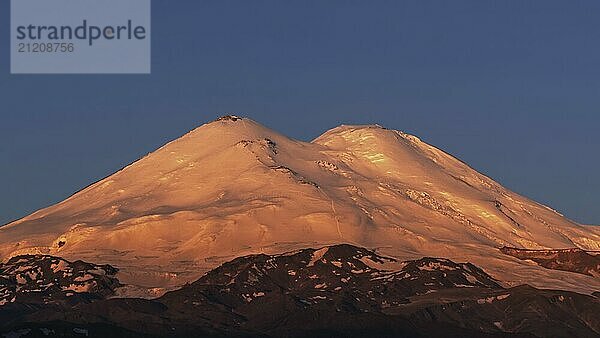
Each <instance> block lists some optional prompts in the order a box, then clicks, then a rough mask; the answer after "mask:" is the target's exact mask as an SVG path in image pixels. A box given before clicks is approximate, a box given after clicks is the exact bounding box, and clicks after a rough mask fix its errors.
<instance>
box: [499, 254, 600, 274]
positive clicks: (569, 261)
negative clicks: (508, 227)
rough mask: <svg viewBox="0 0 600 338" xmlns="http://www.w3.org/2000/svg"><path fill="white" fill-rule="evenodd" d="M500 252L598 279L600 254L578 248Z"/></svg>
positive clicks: (550, 267) (551, 267)
mask: <svg viewBox="0 0 600 338" xmlns="http://www.w3.org/2000/svg"><path fill="white" fill-rule="evenodd" d="M500 251H502V253H504V254H506V255H510V256H513V257H516V258H518V259H521V260H527V259H528V260H531V261H534V262H536V263H537V264H538V265H540V266H543V267H545V268H547V269H553V270H563V271H570V272H576V273H580V274H584V275H588V276H593V277H600V252H588V251H584V250H581V249H578V248H571V249H552V250H528V249H518V248H509V247H504V248H501V249H500Z"/></svg>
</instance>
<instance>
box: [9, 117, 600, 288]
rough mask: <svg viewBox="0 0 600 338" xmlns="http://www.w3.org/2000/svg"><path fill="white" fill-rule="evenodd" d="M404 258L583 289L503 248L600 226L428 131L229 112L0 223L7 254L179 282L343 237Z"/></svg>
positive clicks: (545, 242)
mask: <svg viewBox="0 0 600 338" xmlns="http://www.w3.org/2000/svg"><path fill="white" fill-rule="evenodd" d="M341 242H345V243H352V244H357V245H360V246H366V247H371V248H378V250H379V252H380V253H382V254H386V255H390V256H395V257H398V258H401V259H411V258H420V257H422V256H438V257H445V258H450V259H453V260H458V261H470V262H473V263H474V264H476V265H478V266H480V267H482V268H483V269H485V270H486V271H487V272H489V273H490V274H491V275H492V276H494V277H495V278H497V279H499V280H500V281H502V282H504V283H505V284H507V285H513V284H521V283H529V284H532V285H534V286H538V287H547V288H563V289H571V290H576V291H581V292H591V291H597V290H600V280H599V279H598V278H594V277H591V276H585V275H578V274H575V273H570V272H562V271H555V270H547V269H544V268H541V267H538V266H537V265H536V264H535V263H533V262H530V261H520V260H518V259H516V258H513V257H510V256H507V255H504V254H502V253H501V252H500V251H499V248H500V247H503V246H510V247H517V248H533V249H535V248H570V247H579V248H582V249H586V250H599V249H600V231H599V230H597V228H594V227H585V226H582V225H579V224H577V223H575V222H573V221H571V220H569V219H567V218H565V217H564V216H562V215H561V214H559V213H557V212H556V211H554V210H552V209H550V208H548V207H545V206H543V205H540V204H538V203H536V202H533V201H531V200H529V199H527V198H524V197H522V196H520V195H518V194H515V193H513V192H511V191H509V190H507V189H505V188H503V187H502V186H501V185H499V184H498V183H496V182H494V181H493V180H491V179H489V178H488V177H486V176H484V175H482V174H480V173H478V172H476V171H475V170H473V169H471V168H470V167H469V166H467V165H466V164H465V163H463V162H461V161H459V160H457V159H456V158H454V157H452V156H450V155H448V154H446V153H444V152H443V151H441V150H439V149H437V148H435V147H433V146H430V145H428V144H426V143H424V142H422V141H420V140H419V139H418V138H417V137H415V136H411V135H407V134H404V133H402V132H399V131H394V130H388V129H385V128H382V127H379V126H340V127H337V128H334V129H332V130H330V131H328V132H326V133H325V134H323V135H321V136H320V137H318V138H317V139H315V140H314V141H312V142H310V143H307V142H300V141H296V140H293V139H290V138H287V137H285V136H283V135H281V134H278V133H277V132H274V131H272V130H270V129H268V128H266V127H264V126H262V125H260V124H258V123H256V122H254V121H252V120H249V119H245V118H237V117H226V118H221V119H219V120H217V121H214V122H211V123H208V124H205V125H203V126H201V127H199V128H197V129H195V130H193V131H191V132H190V133H188V134H186V135H184V136H183V137H181V138H179V139H177V140H175V141H172V142H170V143H168V144H167V145H165V146H163V147H162V148H160V149H158V150H157V151H155V152H153V153H151V154H149V155H147V156H146V157H144V158H142V159H140V160H138V161H137V162H135V163H133V164H131V165H129V166H127V167H126V168H124V169H122V170H120V171H119V172H117V173H115V174H113V175H112V176H110V177H108V178H106V179H104V180H102V181H100V182H97V183H95V184H93V185H91V186H89V187H87V188H85V189H83V190H82V191H80V192H78V193H76V194H75V195H73V196H72V197H70V198H68V199H66V200H65V201H63V202H60V203H58V204H56V205H54V206H51V207H49V208H46V209H43V210H40V211H37V212H35V213H33V214H31V215H29V216H27V217H25V218H23V219H21V220H18V221H15V222H13V223H10V224H8V225H6V226H4V227H2V228H0V258H2V259H7V258H9V257H11V256H14V255H17V254H24V253H44V254H52V255H57V256H63V257H65V258H68V259H84V260H87V261H92V262H94V263H98V264H99V263H109V264H112V265H114V266H117V267H119V268H120V269H121V272H120V274H121V276H120V278H121V280H122V281H123V282H126V283H132V284H136V285H138V286H142V287H146V288H148V287H156V288H157V289H156V292H157V293H160V290H161V289H158V288H163V287H167V288H168V287H174V286H176V285H180V284H182V283H184V282H186V281H190V280H194V279H196V278H197V277H199V275H201V274H202V273H203V272H205V271H206V270H207V269H209V268H214V267H215V266H216V265H218V264H219V263H221V262H223V261H225V260H228V259H231V258H232V257H235V256H240V255H244V254H248V253H253V252H266V253H277V252H282V251H288V250H290V249H295V248H303V247H307V246H312V247H315V246H316V245H325V244H333V243H341Z"/></svg>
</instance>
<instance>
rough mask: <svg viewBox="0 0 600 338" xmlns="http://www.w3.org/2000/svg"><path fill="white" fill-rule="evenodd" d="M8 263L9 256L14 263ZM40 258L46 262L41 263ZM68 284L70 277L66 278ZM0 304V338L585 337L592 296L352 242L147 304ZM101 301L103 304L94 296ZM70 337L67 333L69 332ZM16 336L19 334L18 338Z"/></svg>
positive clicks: (272, 261) (250, 263) (238, 263)
mask: <svg viewBox="0 0 600 338" xmlns="http://www.w3.org/2000/svg"><path fill="white" fill-rule="evenodd" d="M16 259H19V258H16ZM45 260H47V259H45ZM67 277H69V276H67ZM95 297H96V299H98V300H97V301H93V302H92V301H86V302H79V303H76V304H65V303H61V302H56V303H52V304H40V303H39V302H37V303H33V304H31V303H29V301H28V300H27V299H24V301H21V300H20V299H19V298H17V300H16V301H15V302H12V303H8V304H5V305H4V306H3V307H0V313H11V314H12V315H11V316H5V317H4V320H3V321H1V322H0V333H4V332H11V331H12V332H17V331H18V330H30V331H28V334H29V336H33V335H35V334H38V335H40V333H42V331H41V329H44V330H53V332H54V333H55V334H56V335H64V336H77V335H80V334H81V332H84V331H82V330H85V333H87V334H88V335H89V336H99V337H101V336H107V335H113V336H131V337H142V336H149V337H164V336H178V337H197V336H252V337H305V336H315V337H353V336H355V337H359V336H360V337H365V336H368V337H392V336H393V337H431V336H438V337H536V336H537V337H550V336H552V337H594V336H598V335H600V318H599V317H598V315H597V314H598V313H599V311H600V300H599V299H597V298H595V297H593V296H586V295H581V294H576V293H572V292H567V291H553V290H539V289H535V288H532V287H529V286H520V287H516V288H510V289H505V288H503V287H502V286H501V285H499V284H498V283H497V282H496V281H495V280H494V279H493V278H491V277H490V276H489V275H487V274H486V273H485V272H484V271H483V270H481V269H479V268H478V267H476V266H474V265H472V264H469V263H455V262H452V261H450V260H447V259H440V258H423V259H419V260H414V261H407V262H397V261H396V260H394V259H391V258H387V257H383V256H379V255H377V254H376V253H375V252H373V251H370V250H367V249H364V248H358V247H355V246H351V245H335V246H331V247H326V248H322V249H318V250H315V249H304V250H300V251H297V252H292V253H287V254H283V255H273V256H271V255H264V254H260V255H251V256H245V257H240V258H236V259H234V260H232V261H230V262H228V263H225V264H223V265H221V266H220V267H218V268H216V269H214V270H212V271H210V272H208V273H207V274H206V275H204V276H203V277H201V278H200V279H199V280H197V281H196V282H194V283H191V284H188V285H185V286H184V287H183V288H181V289H180V290H176V291H172V292H169V293H167V294H165V295H164V296H163V297H161V298H158V299H155V300H143V299H105V296H102V295H101V294H98V293H96V294H95ZM103 297H104V299H103ZM74 330H75V331H74ZM25 336H27V335H25Z"/></svg>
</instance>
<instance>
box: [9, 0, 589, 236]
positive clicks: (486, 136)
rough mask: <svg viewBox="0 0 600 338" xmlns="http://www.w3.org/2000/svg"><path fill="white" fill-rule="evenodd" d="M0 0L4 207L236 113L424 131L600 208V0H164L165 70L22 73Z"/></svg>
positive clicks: (563, 196) (532, 184) (294, 129)
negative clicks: (14, 63)
mask: <svg viewBox="0 0 600 338" xmlns="http://www.w3.org/2000/svg"><path fill="white" fill-rule="evenodd" d="M8 3H9V2H8V1H0V22H1V25H0V53H1V54H0V117H1V120H0V121H1V122H0V179H1V182H2V189H0V223H4V222H8V221H9V220H11V219H15V218H18V217H20V216H24V215H25V214H28V213H29V212H32V211H34V210H36V209H38V208H41V207H44V206H47V205H50V204H53V203H55V202H58V201H60V200H62V199H63V198H65V197H67V196H68V195H70V194H71V193H73V192H74V191H76V190H78V189H80V188H82V187H83V186H86V185H87V184H89V183H91V182H93V181H95V180H98V179H100V178H102V177H104V176H106V175H108V174H110V173H112V172H113V171H115V170H117V169H119V168H120V167H122V166H124V165H126V164H128V163H129V162H131V161H133V160H135V159H137V158H138V157H140V156H142V155H144V154H146V153H148V152H150V151H152V150H154V149H155V148H157V147H158V146H160V145H162V144H163V143H165V142H167V141H168V140H171V139H173V138H176V137H178V136H180V135H181V134H183V133H185V132H186V131H188V130H190V129H192V128H194V127H195V126H197V125H199V124H202V123H205V122H207V121H209V120H212V119H214V118H215V117H217V116H218V115H222V114H223V113H224V112H239V113H240V114H243V115H246V116H248V117H250V118H253V119H255V120H257V121H259V122H261V123H263V124H265V125H267V126H269V127H271V128H274V129H276V130H278V131H280V132H282V133H285V134H288V135H290V136H293V137H295V138H299V139H303V140H310V139H312V138H313V137H315V136H317V135H319V134H321V133H322V132H323V131H325V130H326V129H329V128H332V127H334V126H336V125H338V124H341V123H379V124H382V125H384V126H386V127H389V128H394V129H400V130H404V131H406V132H409V133H412V134H415V135H418V136H420V137H421V138H422V139H424V140H425V141H427V142H429V143H432V144H433V145H436V146H438V147H440V148H442V149H444V150H446V151H448V152H450V153H452V154H454V155H456V156H457V157H459V158H461V159H462V160H464V161H466V162H467V163H469V164H470V165H471V166H473V167H474V168H476V169H478V170H479V171H481V172H483V173H485V174H487V175H489V176H491V177H492V178H494V179H496V180H497V181H499V182H500V183H502V184H504V185H505V186H507V187H508V188H511V189H512V190H515V191H517V192H519V193H522V194H524V195H526V196H528V197H531V198H533V199H535V200H538V201H540V202H543V203H547V204H549V205H550V206H552V207H554V208H556V209H558V210H560V211H562V212H563V213H565V214H566V215H567V216H569V217H571V218H573V219H575V220H578V221H580V222H584V223H593V224H600V207H599V205H600V177H599V175H598V173H599V168H600V132H599V131H598V127H600V2H598V1H591V0H590V1H481V0H476V1H422V0H419V1H203V0H200V1H199V0H186V1H183V0H178V1H166V0H154V1H153V21H152V34H153V36H152V49H153V55H152V58H153V59H152V74H151V75H136V76H115V75H94V76H62V75H61V76H54V75H50V76H13V75H9V62H8V56H9V52H8V46H9V44H8V40H9V32H8V29H9V27H8V25H9V6H8Z"/></svg>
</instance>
